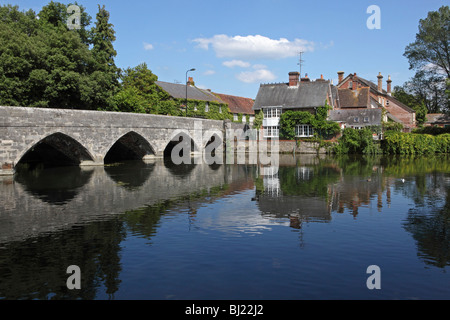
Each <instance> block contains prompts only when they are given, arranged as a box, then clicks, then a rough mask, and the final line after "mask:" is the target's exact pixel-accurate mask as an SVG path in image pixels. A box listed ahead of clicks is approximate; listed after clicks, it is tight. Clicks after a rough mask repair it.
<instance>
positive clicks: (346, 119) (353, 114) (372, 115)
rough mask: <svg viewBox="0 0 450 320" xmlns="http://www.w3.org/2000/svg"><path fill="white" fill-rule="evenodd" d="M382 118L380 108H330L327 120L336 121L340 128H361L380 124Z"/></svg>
mask: <svg viewBox="0 0 450 320" xmlns="http://www.w3.org/2000/svg"><path fill="white" fill-rule="evenodd" d="M381 118H382V110H381V109H367V108H366V109H349V108H346V109H335V110H330V113H329V118H328V119H329V120H331V121H336V122H338V123H339V124H340V125H341V129H345V128H353V129H362V128H364V127H369V126H380V125H381Z"/></svg>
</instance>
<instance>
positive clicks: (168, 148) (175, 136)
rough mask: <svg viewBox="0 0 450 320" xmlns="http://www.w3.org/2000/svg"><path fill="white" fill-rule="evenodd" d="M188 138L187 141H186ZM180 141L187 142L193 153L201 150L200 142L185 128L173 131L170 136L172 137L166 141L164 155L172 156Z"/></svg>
mask: <svg viewBox="0 0 450 320" xmlns="http://www.w3.org/2000/svg"><path fill="white" fill-rule="evenodd" d="M186 140H187V141H186ZM179 143H185V144H186V143H187V144H188V145H189V146H190V147H188V148H189V150H190V152H191V153H196V152H201V149H200V148H199V146H198V144H197V143H196V142H195V140H194V139H193V138H192V137H191V135H190V134H189V132H188V131H185V130H176V131H175V132H173V133H172V135H171V136H170V139H169V140H167V141H166V143H165V147H164V151H163V155H164V157H166V158H168V157H170V156H171V153H172V150H173V148H174V147H175V146H176V145H178V144H179Z"/></svg>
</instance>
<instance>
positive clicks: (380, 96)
mask: <svg viewBox="0 0 450 320" xmlns="http://www.w3.org/2000/svg"><path fill="white" fill-rule="evenodd" d="M377 79H378V83H377V84H375V83H373V82H372V81H369V80H366V79H364V78H361V77H360V76H358V75H357V74H356V73H353V74H349V75H348V76H347V77H345V78H344V72H343V71H339V72H338V85H337V88H338V92H339V94H338V100H337V101H336V108H337V109H340V108H373V109H374V108H381V109H382V110H384V111H385V114H384V115H383V121H388V120H390V121H394V122H400V123H401V124H402V125H403V130H404V131H406V132H410V131H411V130H412V129H414V128H415V127H416V113H415V111H414V110H413V109H412V108H410V107H408V106H406V105H405V104H403V103H401V102H400V101H398V100H397V99H395V98H394V97H393V96H392V93H391V87H392V80H391V77H390V76H388V79H387V81H386V84H387V86H386V90H384V89H383V76H382V75H381V73H379V74H378V76H377ZM352 95H353V96H352Z"/></svg>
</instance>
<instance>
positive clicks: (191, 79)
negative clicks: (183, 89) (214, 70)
mask: <svg viewBox="0 0 450 320" xmlns="http://www.w3.org/2000/svg"><path fill="white" fill-rule="evenodd" d="M187 85H188V86H194V78H193V77H189V78H188V82H187Z"/></svg>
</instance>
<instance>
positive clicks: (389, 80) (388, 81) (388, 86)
mask: <svg viewBox="0 0 450 320" xmlns="http://www.w3.org/2000/svg"><path fill="white" fill-rule="evenodd" d="M386 82H387V94H388V95H391V83H392V80H391V76H388V79H387V80H386Z"/></svg>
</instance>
